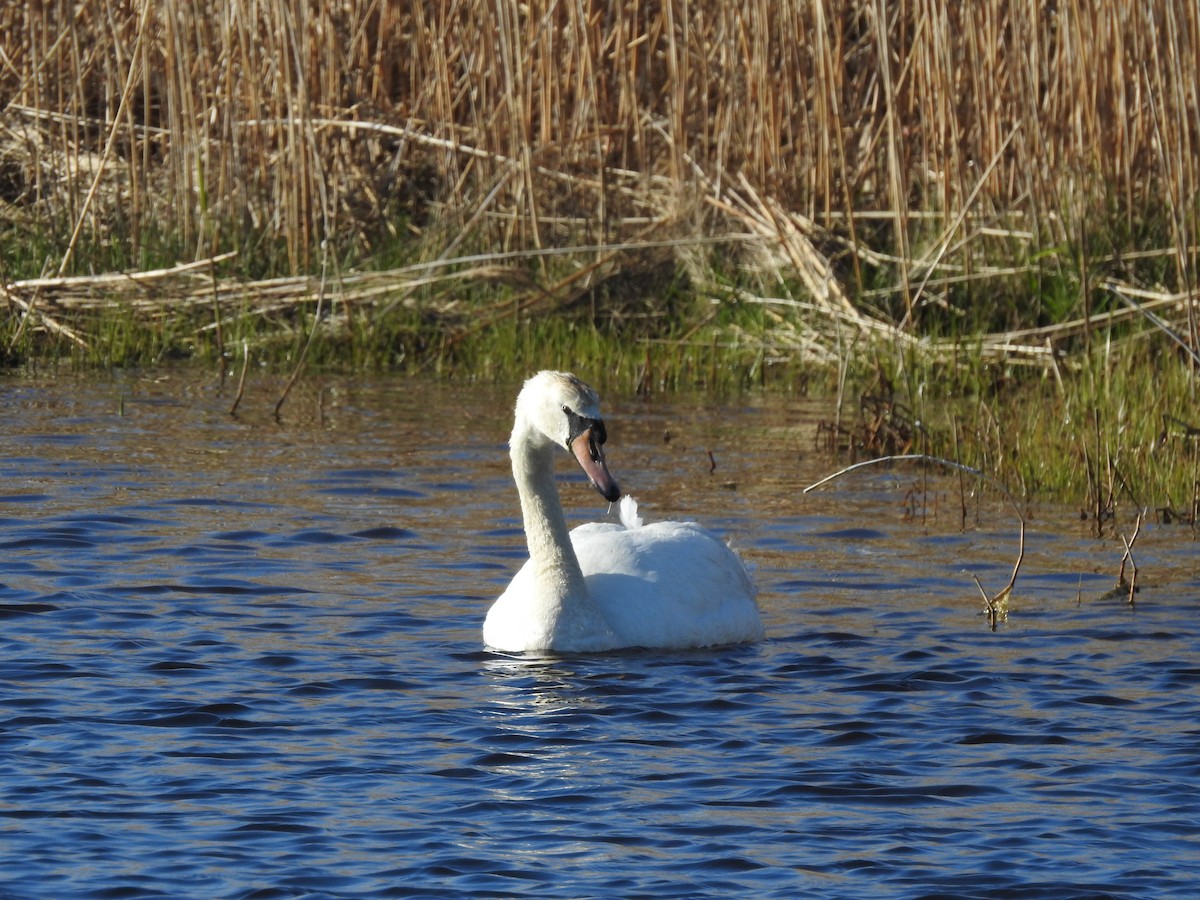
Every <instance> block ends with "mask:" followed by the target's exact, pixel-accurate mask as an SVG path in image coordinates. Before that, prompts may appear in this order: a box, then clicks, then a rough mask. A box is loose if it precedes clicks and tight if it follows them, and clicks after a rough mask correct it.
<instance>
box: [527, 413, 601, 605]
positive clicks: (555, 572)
mask: <svg viewBox="0 0 1200 900" xmlns="http://www.w3.org/2000/svg"><path fill="white" fill-rule="evenodd" d="M554 449H555V448H554V446H553V445H552V444H549V443H545V442H543V443H541V444H535V442H534V441H533V440H531V439H530V438H529V436H528V435H527V434H524V433H518V432H517V431H514V432H513V439H512V444H511V454H512V468H513V479H514V480H515V481H516V483H517V493H518V494H519V495H520V497H521V517H522V519H523V520H524V523H525V541H526V543H527V544H528V545H529V563H530V565H531V566H532V567H533V571H534V575H535V578H536V580H537V585H538V591H539V594H540V595H541V597H540V598H539V599H540V600H542V602H545V603H548V604H551V605H554V606H559V607H561V606H563V605H567V604H570V603H571V602H579V603H583V602H586V600H587V587H586V586H585V585H584V581H583V572H582V571H581V570H580V568H579V559H578V558H577V557H576V556H575V550H574V548H573V547H572V546H571V535H570V532H569V531H568V529H567V520H566V517H565V516H564V515H563V509H562V503H561V502H559V499H558V489H557V488H556V487H555V485H554Z"/></svg>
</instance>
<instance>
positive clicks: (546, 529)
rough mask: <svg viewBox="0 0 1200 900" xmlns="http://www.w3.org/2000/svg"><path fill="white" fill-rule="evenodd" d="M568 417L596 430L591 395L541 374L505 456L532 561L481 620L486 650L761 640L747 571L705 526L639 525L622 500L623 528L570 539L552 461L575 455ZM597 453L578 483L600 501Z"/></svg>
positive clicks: (610, 488) (563, 378)
mask: <svg viewBox="0 0 1200 900" xmlns="http://www.w3.org/2000/svg"><path fill="white" fill-rule="evenodd" d="M567 410H569V411H570V412H571V413H572V414H574V415H575V416H576V418H577V419H578V418H579V417H583V419H585V420H586V421H591V422H593V423H599V400H598V398H596V395H595V392H594V391H592V390H591V388H588V387H587V386H586V385H584V384H582V382H579V381H578V379H575V378H574V377H573V376H568V375H564V374H562V373H554V372H542V373H539V374H538V375H536V376H534V377H533V378H531V379H530V380H529V381H528V382H526V385H525V388H524V389H523V390H522V392H521V397H519V398H518V401H517V416H516V423H515V425H514V428H513V438H512V442H511V453H512V458H513V475H514V478H515V479H516V481H517V487H518V493H519V494H520V495H521V508H522V513H523V516H524V520H525V532H526V539H527V541H528V544H529V551H530V559H529V561H528V562H527V563H526V564H525V565H524V566H523V567H522V568H521V569H520V570H519V571H518V572H517V574H516V576H515V577H514V578H513V580H512V582H511V583H510V584H509V586H508V588H507V589H506V590H505V591H504V593H503V594H502V595H501V596H500V598H499V599H498V600H497V601H496V602H495V604H493V606H492V608H491V609H490V610H489V611H488V615H487V619H486V620H485V622H484V627H483V637H484V642H485V643H486V644H487V645H488V646H490V647H493V648H495V649H498V650H507V651H538V650H540V651H558V652H594V651H603V650H614V649H619V648H624V647H663V648H685V647H707V646H715V645H720V644H736V643H745V642H749V641H756V640H759V639H761V638H762V635H763V628H762V621H761V619H760V616H759V612H758V606H757V604H756V603H755V600H754V595H755V591H754V585H753V583H752V582H751V580H750V576H749V575H748V574H747V572H746V569H745V566H743V565H742V562H741V560H740V559H739V558H738V556H737V554H735V553H734V552H733V551H732V550H731V549H730V548H729V547H728V546H726V544H725V543H724V542H722V541H721V540H720V539H719V538H717V537H716V536H715V535H714V534H712V533H711V532H710V531H708V530H706V529H704V528H702V527H701V526H699V525H697V524H695V523H693V522H656V523H651V524H649V525H646V524H643V522H642V519H641V517H640V516H639V515H638V509H637V503H636V502H635V501H634V500H633V498H631V497H628V496H626V497H624V498H622V500H621V502H620V505H619V508H618V511H619V516H620V520H621V523H620V524H617V523H615V522H608V523H599V522H596V523H589V524H587V525H581V526H579V527H578V528H576V529H574V530H573V531H571V532H570V533H569V534H568V533H567V531H566V525H565V520H563V518H562V507H561V505H560V504H559V502H558V495H557V490H556V489H555V487H554V480H553V477H554V475H553V455H552V452H551V451H552V449H553V447H554V446H555V445H557V446H567V447H571V448H572V449H575V450H576V454H577V455H578V447H577V446H576V445H575V444H573V443H572V441H573V438H574V437H575V436H574V435H570V434H568V431H567V429H568V426H567V425H566V424H565V420H566V419H567V418H569V416H568V415H567V412H566V411H567ZM559 417H563V418H564V422H563V423H560V422H558V421H557V419H558V418H559ZM601 427H602V426H601ZM594 450H595V452H596V453H597V454H598V455H599V459H598V460H593V461H592V464H591V465H590V466H587V465H585V471H587V472H588V474H589V476H590V477H592V478H593V482H594V483H596V486H597V488H598V489H599V490H601V492H602V493H605V494H606V495H609V496H615V492H616V483H615V482H614V481H612V480H611V476H610V475H609V474H608V470H607V467H606V466H605V464H604V459H603V454H602V452H600V451H599V450H598V448H596V447H594ZM582 462H583V463H587V462H588V461H587V460H583V461H582ZM597 479H599V480H597Z"/></svg>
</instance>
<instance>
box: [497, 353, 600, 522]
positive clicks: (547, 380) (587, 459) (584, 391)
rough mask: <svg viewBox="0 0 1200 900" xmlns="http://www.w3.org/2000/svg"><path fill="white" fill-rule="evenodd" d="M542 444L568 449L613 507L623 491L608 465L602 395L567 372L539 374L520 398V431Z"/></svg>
mask: <svg viewBox="0 0 1200 900" xmlns="http://www.w3.org/2000/svg"><path fill="white" fill-rule="evenodd" d="M522 430H523V431H524V432H525V434H526V435H527V436H528V437H529V438H532V439H534V440H535V441H537V440H539V439H540V441H541V442H548V443H552V444H556V445H558V446H559V447H565V448H566V449H567V451H568V452H569V453H570V454H571V455H572V456H574V457H575V461H576V462H578V463H579V465H580V467H581V468H582V469H583V471H584V473H585V474H586V475H587V477H588V478H589V479H591V482H592V486H593V487H594V488H595V489H596V490H597V491H599V492H600V495H601V496H602V497H604V499H605V500H608V501H609V502H610V503H611V502H613V501H615V500H616V499H617V498H618V497H620V496H621V492H620V488H619V487H617V482H616V479H614V478H613V477H612V475H611V473H609V471H608V465H607V464H606V463H605V461H604V442H605V440H607V438H608V435H607V433H606V432H605V430H604V420H603V419H601V418H600V397H599V395H598V394H597V393H596V392H595V391H594V390H592V389H591V388H590V387H588V386H587V385H586V384H584V383H583V382H582V381H580V380H579V379H578V378H576V377H575V376H574V375H569V374H567V373H566V372H538V373H537V374H536V375H534V376H533V377H532V378H530V379H529V380H528V381H526V382H525V387H523V388H522V389H521V393H520V394H519V395H518V396H517V415H516V429H515V430H514V432H513V436H514V439H515V438H516V437H517V434H518V432H520V431H522Z"/></svg>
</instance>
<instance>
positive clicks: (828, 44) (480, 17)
mask: <svg viewBox="0 0 1200 900" xmlns="http://www.w3.org/2000/svg"><path fill="white" fill-rule="evenodd" d="M0 60H3V63H2V65H0V103H3V106H2V108H0V309H2V311H3V313H2V314H3V319H0V364H3V365H8V366H14V365H22V364H27V365H28V364H37V365H47V364H49V363H51V362H52V361H60V363H59V364H61V361H62V360H66V361H67V362H68V364H71V365H101V366H123V365H150V364H154V363H156V362H159V361H162V360H164V359H169V358H177V357H186V358H190V359H195V360H198V361H200V362H202V363H205V364H212V365H220V366H223V367H227V368H230V369H236V368H237V367H239V366H240V365H241V364H242V361H243V359H244V358H245V357H246V356H247V355H249V356H250V357H251V358H253V359H254V360H255V361H257V362H260V363H264V364H267V365H271V366H274V367H277V368H279V369H281V370H288V369H291V368H293V367H295V366H296V365H297V364H298V363H299V362H300V361H301V360H302V361H303V364H304V365H305V366H306V367H309V368H312V369H319V368H322V367H333V368H341V369H345V368H353V369H360V370H403V371H409V370H412V371H416V370H421V371H427V370H433V371H438V372H444V373H448V374H453V375H455V376H456V377H482V378H488V377H513V376H514V375H516V374H518V373H522V372H524V371H526V370H529V369H534V368H540V367H543V366H546V365H555V366H568V365H569V366H572V367H575V368H578V369H581V370H587V371H589V372H592V373H594V374H593V377H596V378H609V379H612V378H620V379H625V380H626V381H627V384H628V386H629V388H630V389H640V390H649V389H658V388H662V387H674V386H681V385H704V386H710V387H722V388H731V387H740V386H746V385H750V384H766V385H773V386H777V387H781V388H788V389H796V388H797V387H798V386H799V387H804V388H811V389H813V390H828V391H830V392H831V393H836V394H837V396H838V398H839V400H840V401H841V402H840V406H839V408H840V409H841V413H840V419H839V421H838V422H836V423H834V425H833V426H832V429H831V434H833V435H834V439H833V441H832V445H833V446H841V447H843V448H844V449H847V450H850V451H853V452H855V453H863V454H869V453H887V452H895V451H896V450H897V448H900V447H903V445H904V444H906V443H907V444H909V445H910V448H912V449H916V450H918V451H919V452H928V453H932V454H936V455H942V456H949V455H952V456H954V457H955V458H959V459H962V460H963V461H964V462H965V463H967V464H970V465H973V466H978V467H980V468H981V469H985V470H987V471H989V472H992V473H994V474H995V475H996V477H999V478H1003V479H1005V480H1006V481H1007V482H1008V483H1009V484H1011V485H1013V486H1014V490H1015V491H1017V492H1018V493H1024V494H1026V495H1035V494H1049V495H1055V496H1069V497H1072V498H1086V499H1081V505H1085V506H1086V509H1087V510H1088V514H1089V515H1091V516H1094V517H1096V518H1097V519H1098V520H1099V519H1103V517H1105V516H1107V515H1111V514H1112V509H1113V507H1114V506H1115V504H1116V503H1117V502H1118V501H1121V502H1128V503H1130V504H1132V505H1136V506H1137V507H1139V508H1147V509H1150V508H1157V509H1159V510H1160V518H1162V519H1167V518H1172V519H1173V518H1184V519H1187V518H1188V517H1191V519H1192V520H1193V521H1194V519H1195V516H1196V509H1197V491H1198V488H1197V485H1198V484H1200V464H1198V462H1197V443H1198V432H1197V429H1198V428H1200V422H1198V421H1197V418H1200V416H1197V415H1196V414H1194V413H1193V412H1192V410H1193V409H1194V408H1196V403H1195V401H1196V397H1195V393H1196V377H1197V366H1198V364H1200V356H1198V354H1200V321H1198V320H1200V315H1198V314H1200V299H1198V295H1197V283H1196V279H1197V274H1198V271H1197V263H1198V261H1200V249H1198V245H1200V238H1198V234H1197V232H1198V229H1200V200H1198V196H1200V114H1198V113H1197V106H1196V97H1198V96H1200V9H1198V8H1197V6H1196V4H1195V3H1194V2H1191V0H1136V2H1133V3H1128V4H1110V3H1106V2H1102V0H1086V2H1082V3H1074V4H1069V5H1066V6H1064V5H1063V4H1057V3H1045V2H1039V0H1029V2H1021V3H1009V2H1002V0H983V2H980V3H972V4H960V3H956V2H950V0H912V2H907V3H902V4H884V3H879V2H875V0H844V2H825V0H815V2H810V3H784V2H779V0H752V2H749V3H742V4H715V5H714V4H695V3H684V2H679V0H655V2H641V0H615V2H604V3H596V2H590V0H581V2H576V3H545V2H535V3H524V4H518V3H515V2H500V3H491V2H488V3H484V2H479V0H461V2H453V3H446V2H420V0H418V2H413V3H394V2H382V3H380V2H367V0H346V2H343V3H337V4H294V3H287V2H284V0H250V2H246V3H236V4H235V3H224V2H220V0H203V2H198V3H180V2H176V0H167V2H165V3H149V2H144V0H135V2H133V3H128V2H117V0H95V2H89V3H67V2H65V0H49V2H45V3H36V4H10V5H8V6H5V7H4V8H3V9H2V10H0ZM884 438H886V441H887V442H888V443H887V444H886V445H878V446H875V444H876V443H877V441H879V440H881V439H884Z"/></svg>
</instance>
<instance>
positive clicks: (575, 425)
mask: <svg viewBox="0 0 1200 900" xmlns="http://www.w3.org/2000/svg"><path fill="white" fill-rule="evenodd" d="M563 412H564V413H566V416H567V449H568V450H570V449H571V443H572V442H573V441H574V440H575V438H577V437H579V436H580V435H581V434H583V433H584V432H585V431H588V430H589V429H590V430H591V435H590V440H589V443H590V444H591V448H592V459H600V449H599V448H600V445H601V444H603V443H604V442H605V441H607V440H608V432H607V431H606V430H605V429H604V423H603V422H601V421H600V420H599V419H589V418H587V417H586V416H581V415H579V413H577V412H575V411H574V410H573V409H571V408H570V407H569V406H564V407H563Z"/></svg>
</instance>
